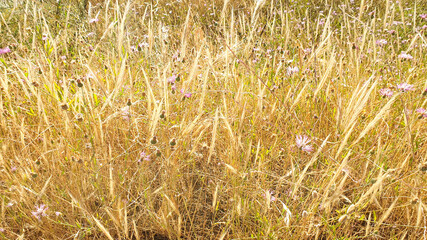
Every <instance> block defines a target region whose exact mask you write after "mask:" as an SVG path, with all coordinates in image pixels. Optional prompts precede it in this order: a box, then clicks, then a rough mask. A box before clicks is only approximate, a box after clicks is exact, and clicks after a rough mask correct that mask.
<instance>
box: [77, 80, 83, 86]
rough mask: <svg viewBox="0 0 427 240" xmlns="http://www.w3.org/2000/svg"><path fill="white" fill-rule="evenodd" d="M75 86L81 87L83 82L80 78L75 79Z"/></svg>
mask: <svg viewBox="0 0 427 240" xmlns="http://www.w3.org/2000/svg"><path fill="white" fill-rule="evenodd" d="M77 87H80V88H81V87H83V83H82V80H80V79H77Z"/></svg>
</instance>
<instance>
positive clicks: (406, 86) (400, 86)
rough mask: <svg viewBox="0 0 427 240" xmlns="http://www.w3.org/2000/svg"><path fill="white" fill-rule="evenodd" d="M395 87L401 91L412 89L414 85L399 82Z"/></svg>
mask: <svg viewBox="0 0 427 240" xmlns="http://www.w3.org/2000/svg"><path fill="white" fill-rule="evenodd" d="M397 89H399V90H400V91H402V92H408V91H413V90H414V85H412V84H408V83H401V84H398V85H397Z"/></svg>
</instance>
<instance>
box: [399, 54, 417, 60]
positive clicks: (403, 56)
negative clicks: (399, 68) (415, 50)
mask: <svg viewBox="0 0 427 240" xmlns="http://www.w3.org/2000/svg"><path fill="white" fill-rule="evenodd" d="M398 57H399V58H401V59H407V60H411V59H413V58H414V57H412V56H411V55H410V54H408V53H405V52H401V53H400V54H399V56H398Z"/></svg>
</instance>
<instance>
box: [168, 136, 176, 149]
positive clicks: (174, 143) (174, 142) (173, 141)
mask: <svg viewBox="0 0 427 240" xmlns="http://www.w3.org/2000/svg"><path fill="white" fill-rule="evenodd" d="M169 144H170V145H171V146H172V147H173V146H175V145H176V139H175V138H173V139H172V140H171V141H170V142H169Z"/></svg>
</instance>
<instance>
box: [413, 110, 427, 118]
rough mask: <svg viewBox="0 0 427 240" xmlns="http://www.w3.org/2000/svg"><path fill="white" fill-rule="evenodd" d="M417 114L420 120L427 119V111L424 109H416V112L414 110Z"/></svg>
mask: <svg viewBox="0 0 427 240" xmlns="http://www.w3.org/2000/svg"><path fill="white" fill-rule="evenodd" d="M415 111H416V112H417V113H419V114H421V116H420V117H422V118H427V110H426V109H424V108H418V109H417V110H415Z"/></svg>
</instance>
